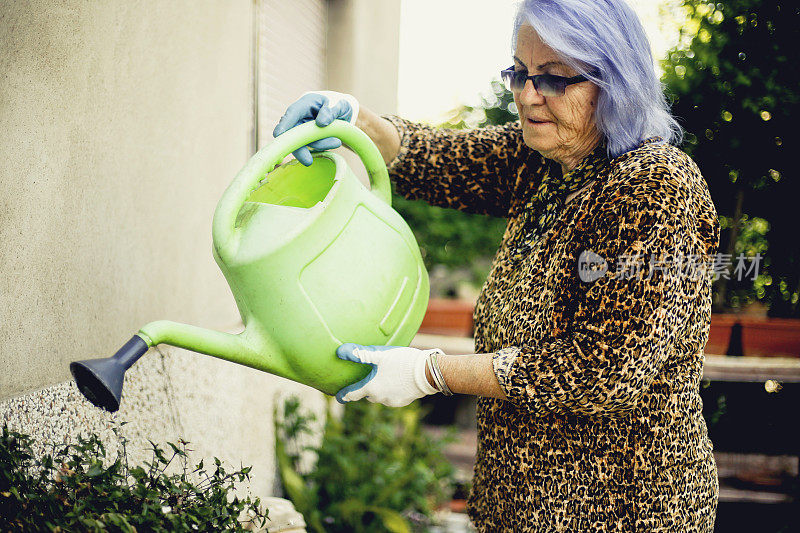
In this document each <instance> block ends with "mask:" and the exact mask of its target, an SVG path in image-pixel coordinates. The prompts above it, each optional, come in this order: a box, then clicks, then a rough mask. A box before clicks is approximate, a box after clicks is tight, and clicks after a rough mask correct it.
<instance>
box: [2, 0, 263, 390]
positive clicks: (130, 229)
mask: <svg viewBox="0 0 800 533" xmlns="http://www.w3.org/2000/svg"><path fill="white" fill-rule="evenodd" d="M0 9H2V18H0V42H2V43H3V45H2V48H0V72H2V73H3V74H2V76H0V98H2V103H1V104H0V131H2V135H0V153H2V154H3V157H2V161H3V163H2V165H3V166H2V170H0V181H1V182H2V188H0V199H2V200H0V202H1V203H0V206H2V207H0V213H2V214H0V217H2V218H1V219H0V250H1V251H0V272H2V277H0V347H2V348H0V350H2V355H3V356H2V358H1V359H0V397H2V398H7V397H9V396H12V395H15V394H20V393H24V392H26V391H30V390H33V389H37V388H40V387H43V386H46V385H49V384H52V383H56V382H59V381H64V380H66V379H68V377H69V376H68V363H69V362H70V361H72V360H75V359H80V358H82V357H86V356H91V355H94V356H102V355H111V354H112V353H113V352H114V351H115V350H116V348H118V347H119V345H120V344H121V343H122V342H125V340H127V339H128V338H129V337H130V336H131V335H132V334H133V333H135V332H136V331H137V330H138V328H139V326H141V325H143V324H144V323H145V322H148V321H151V320H155V319H160V318H170V319H174V320H180V321H187V322H190V323H195V324H199V325H205V326H211V327H220V326H230V325H232V324H233V323H235V321H236V320H237V313H236V308H235V305H234V303H233V301H232V298H231V297H230V295H229V291H228V288H227V285H226V283H225V281H224V279H223V277H222V275H221V274H220V272H219V270H218V269H217V267H216V265H215V263H214V260H213V258H212V256H211V229H210V228H211V217H212V215H213V212H214V207H215V205H216V202H217V199H218V198H219V196H220V194H221V193H222V191H223V190H224V188H225V187H226V186H227V184H228V182H229V180H230V179H231V177H232V176H233V175H234V174H235V173H236V172H237V171H238V169H239V168H240V167H241V166H242V164H243V163H244V162H245V161H246V160H247V157H248V155H249V154H248V152H249V142H248V141H249V137H248V135H249V133H248V132H249V126H250V123H251V113H252V106H251V100H252V98H251V82H250V80H251V63H250V47H251V39H250V28H251V26H252V22H251V21H252V16H253V12H252V11H253V10H252V6H251V4H250V2H246V1H241V2H234V3H227V2H221V1H220V2H204V3H196V2H192V1H189V0H186V1H177V2H157V1H142V0H137V1H129V2H98V3H95V2H76V1H60V2H52V1H45V0H41V1H34V2H5V3H3V4H2V8H0Z"/></svg>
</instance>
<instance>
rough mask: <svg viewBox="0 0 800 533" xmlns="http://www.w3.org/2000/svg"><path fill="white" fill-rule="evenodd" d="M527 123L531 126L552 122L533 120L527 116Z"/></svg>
mask: <svg viewBox="0 0 800 533" xmlns="http://www.w3.org/2000/svg"><path fill="white" fill-rule="evenodd" d="M528 124H529V125H531V126H544V125H545V124H552V122H550V121H549V120H533V119H532V118H529V119H528Z"/></svg>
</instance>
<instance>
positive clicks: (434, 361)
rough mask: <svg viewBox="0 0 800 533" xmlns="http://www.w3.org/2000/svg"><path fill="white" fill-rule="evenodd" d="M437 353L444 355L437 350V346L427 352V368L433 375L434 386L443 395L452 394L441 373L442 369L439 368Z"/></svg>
mask: <svg viewBox="0 0 800 533" xmlns="http://www.w3.org/2000/svg"><path fill="white" fill-rule="evenodd" d="M439 354H442V355H444V352H443V351H441V350H439V349H438V348H437V349H435V350H432V351H431V352H430V353H429V354H428V369H429V370H430V372H431V376H432V377H433V382H434V384H435V385H434V386H435V387H436V388H437V389H439V392H441V393H442V394H444V395H445V396H452V395H453V391H451V390H450V387H448V386H447V382H446V381H445V380H444V376H443V375H442V370H441V369H440V368H439V360H438V356H439Z"/></svg>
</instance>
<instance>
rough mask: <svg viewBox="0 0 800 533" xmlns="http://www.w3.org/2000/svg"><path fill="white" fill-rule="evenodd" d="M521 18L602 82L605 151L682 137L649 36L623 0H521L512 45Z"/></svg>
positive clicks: (599, 112) (599, 114)
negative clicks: (648, 140) (667, 97)
mask: <svg viewBox="0 0 800 533" xmlns="http://www.w3.org/2000/svg"><path fill="white" fill-rule="evenodd" d="M525 23H527V24H530V25H531V26H532V27H533V29H534V31H536V33H537V34H538V35H539V38H540V39H541V40H542V42H544V43H545V44H547V45H548V46H549V47H550V48H552V49H553V50H554V51H555V52H556V53H557V54H558V55H559V56H561V58H562V59H563V60H564V61H565V62H566V63H567V64H569V65H570V66H571V67H572V68H574V69H575V70H576V71H578V72H579V73H580V74H583V75H584V76H586V77H587V78H589V79H590V80H591V81H592V82H594V83H595V84H597V86H598V87H599V88H600V95H599V99H598V102H597V108H596V110H595V122H596V124H597V128H598V130H599V131H600V132H601V134H603V136H604V138H605V141H606V146H607V150H608V154H609V156H611V157H617V156H619V155H621V154H624V153H625V152H628V151H629V150H632V149H634V148H636V146H638V145H639V143H641V142H642V141H643V140H645V139H647V138H650V137H655V136H658V137H661V138H662V139H663V140H664V141H666V142H669V143H672V144H676V145H679V144H680V143H681V142H682V140H683V130H682V128H681V127H680V125H679V124H678V122H677V121H676V120H675V118H674V117H673V116H672V113H671V112H670V106H669V103H668V102H667V99H666V97H665V96H664V88H663V86H662V84H661V81H660V80H659V79H658V76H657V75H656V71H655V68H654V65H653V55H652V53H651V51H650V42H649V41H648V39H647V35H646V34H645V32H644V28H643V27H642V24H641V22H640V21H639V17H638V16H637V15H636V13H635V12H634V11H633V9H631V7H630V6H629V5H628V4H627V3H626V2H625V0H524V1H523V2H521V3H520V4H519V7H518V9H517V14H516V17H515V19H514V32H513V37H512V42H511V47H512V50H513V49H514V48H515V47H516V41H517V35H518V33H519V29H520V27H521V26H522V25H523V24H525ZM595 74H596V75H595Z"/></svg>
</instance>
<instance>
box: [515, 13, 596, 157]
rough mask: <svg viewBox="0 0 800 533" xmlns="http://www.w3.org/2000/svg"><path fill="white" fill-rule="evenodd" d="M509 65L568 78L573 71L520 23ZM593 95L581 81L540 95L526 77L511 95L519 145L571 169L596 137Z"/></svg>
mask: <svg viewBox="0 0 800 533" xmlns="http://www.w3.org/2000/svg"><path fill="white" fill-rule="evenodd" d="M514 68H515V70H517V71H520V70H526V71H527V72H528V74H530V75H534V74H556V75H558V76H566V77H572V76H576V75H577V74H578V72H576V71H575V70H573V69H572V68H571V67H569V66H568V65H566V64H565V63H563V62H562V61H561V59H560V58H559V57H558V55H557V54H556V53H555V51H554V50H553V49H552V48H550V47H549V46H547V45H546V44H544V43H543V42H542V40H541V39H540V38H539V35H538V34H537V33H536V32H535V31H534V29H533V27H531V26H530V25H527V24H524V25H523V26H521V27H520V29H519V32H518V34H517V46H516V50H515V53H514ZM599 93H600V89H599V88H598V87H597V85H595V84H594V83H592V82H590V81H584V82H581V83H575V84H573V85H569V86H567V89H566V92H565V93H564V95H563V96H548V97H544V96H542V95H541V94H539V93H538V92H536V89H534V88H533V82H531V81H530V80H528V82H527V83H525V87H524V88H523V90H522V92H515V93H514V102H515V103H516V104H517V110H518V111H519V120H520V123H521V124H522V137H523V139H524V140H525V144H526V145H528V146H529V147H531V148H533V149H534V150H536V151H537V152H539V153H541V154H542V155H543V156H544V157H546V158H548V159H553V160H555V161H557V162H559V163H561V165H562V166H563V167H565V169H566V170H569V169H572V168H573V167H574V166H575V165H577V164H578V162H580V160H581V159H583V158H584V157H586V156H587V155H588V154H589V153H590V152H591V151H592V149H593V148H594V147H595V145H596V144H597V142H598V141H599V140H600V133H599V131H598V130H597V127H596V125H595V120H594V110H595V107H596V105H597V97H598V95H599Z"/></svg>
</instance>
